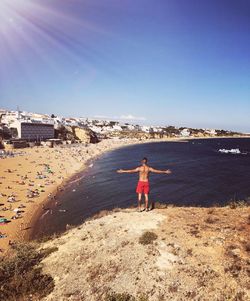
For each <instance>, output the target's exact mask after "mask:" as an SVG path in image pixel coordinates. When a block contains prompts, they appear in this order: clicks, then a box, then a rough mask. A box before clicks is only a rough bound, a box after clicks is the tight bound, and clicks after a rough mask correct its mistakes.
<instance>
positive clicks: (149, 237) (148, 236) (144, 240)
mask: <svg viewBox="0 0 250 301" xmlns="http://www.w3.org/2000/svg"><path fill="white" fill-rule="evenodd" d="M157 237H158V236H157V235H156V234H155V233H154V232H150V231H147V232H144V233H143V234H142V236H141V237H140V238H139V243H140V244H142V245H149V244H152V243H153V241H154V240H156V239H157Z"/></svg>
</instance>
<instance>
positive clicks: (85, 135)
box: [55, 126, 98, 143]
mask: <svg viewBox="0 0 250 301" xmlns="http://www.w3.org/2000/svg"><path fill="white" fill-rule="evenodd" d="M55 136H56V138H59V139H62V140H70V141H72V142H75V141H81V142H83V143H97V142H98V138H97V136H96V133H95V132H93V131H91V130H90V129H87V128H80V127H71V126H60V127H59V128H57V129H56V130H55Z"/></svg>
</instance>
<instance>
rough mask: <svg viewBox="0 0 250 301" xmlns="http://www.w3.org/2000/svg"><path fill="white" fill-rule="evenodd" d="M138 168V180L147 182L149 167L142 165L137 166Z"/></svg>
mask: <svg viewBox="0 0 250 301" xmlns="http://www.w3.org/2000/svg"><path fill="white" fill-rule="evenodd" d="M138 170H139V181H142V182H148V178H149V172H150V167H149V166H147V165H142V166H140V167H138Z"/></svg>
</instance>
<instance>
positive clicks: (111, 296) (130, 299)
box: [105, 292, 149, 301]
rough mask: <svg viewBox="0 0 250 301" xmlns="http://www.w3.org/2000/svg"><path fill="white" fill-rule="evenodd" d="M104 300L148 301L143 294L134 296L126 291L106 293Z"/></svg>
mask: <svg viewBox="0 0 250 301" xmlns="http://www.w3.org/2000/svg"><path fill="white" fill-rule="evenodd" d="M105 301H149V299H148V297H147V296H146V295H145V294H142V295H140V296H138V297H134V296H132V295H130V294H128V293H115V292H112V293H108V294H107V295H106V298H105Z"/></svg>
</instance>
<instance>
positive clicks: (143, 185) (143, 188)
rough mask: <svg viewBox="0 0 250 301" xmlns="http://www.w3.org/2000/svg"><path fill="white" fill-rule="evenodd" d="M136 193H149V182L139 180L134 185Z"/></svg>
mask: <svg viewBox="0 0 250 301" xmlns="http://www.w3.org/2000/svg"><path fill="white" fill-rule="evenodd" d="M136 193H146V194H148V193H149V182H143V181H139V182H138V184H137V187H136Z"/></svg>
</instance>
